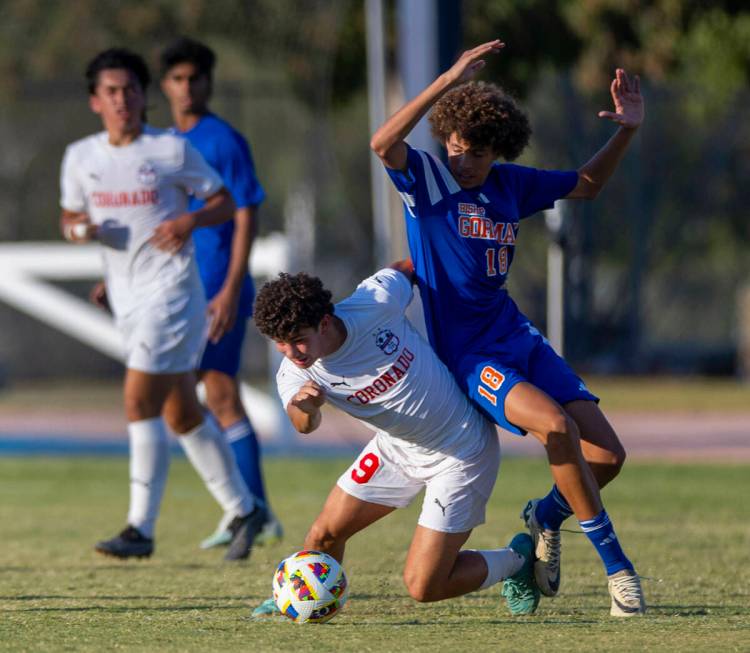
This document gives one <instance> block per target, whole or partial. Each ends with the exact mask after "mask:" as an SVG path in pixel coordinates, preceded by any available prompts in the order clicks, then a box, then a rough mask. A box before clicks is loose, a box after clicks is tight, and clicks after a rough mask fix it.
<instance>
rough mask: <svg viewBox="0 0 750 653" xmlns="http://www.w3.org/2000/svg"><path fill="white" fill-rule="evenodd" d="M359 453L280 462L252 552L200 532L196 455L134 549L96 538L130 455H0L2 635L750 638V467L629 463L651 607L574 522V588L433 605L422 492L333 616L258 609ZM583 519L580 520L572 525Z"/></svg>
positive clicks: (569, 565)
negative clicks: (270, 531) (607, 569)
mask: <svg viewBox="0 0 750 653" xmlns="http://www.w3.org/2000/svg"><path fill="white" fill-rule="evenodd" d="M346 464H347V461H344V460H340V459H339V460H333V461H323V460H282V459H270V460H268V462H267V466H266V469H267V476H268V485H269V486H270V490H271V494H272V497H273V501H274V507H275V509H276V511H277V512H278V513H279V515H280V517H281V518H282V520H283V522H284V525H285V527H286V531H287V537H286V540H285V541H284V542H283V543H282V544H281V545H278V546H275V547H271V548H266V549H256V550H255V551H254V552H253V556H252V558H251V559H250V561H248V562H247V563H240V564H233V565H230V564H225V563H223V562H222V561H221V556H220V553H219V552H216V551H213V552H205V551H200V550H198V548H197V542H198V541H199V540H200V539H201V538H202V537H203V536H204V535H206V534H207V533H208V532H209V531H210V530H211V529H212V527H213V526H214V523H215V521H216V519H217V518H218V512H217V509H216V508H215V507H214V505H213V504H212V502H211V500H210V499H209V497H208V496H207V495H206V493H205V491H204V489H203V487H202V485H201V484H200V482H199V481H198V479H197V477H195V476H194V474H193V472H192V470H191V469H190V468H189V467H188V466H187V464H186V463H185V461H184V460H176V461H174V462H173V465H172V469H171V472H170V474H171V476H170V481H169V485H168V488H167V495H166V499H165V504H164V510H163V516H162V518H161V520H160V523H159V528H158V534H157V551H156V555H155V556H154V557H153V558H152V559H151V560H148V561H129V562H125V563H120V562H117V561H113V560H110V559H105V558H100V557H97V556H96V554H94V553H93V551H92V545H93V543H94V542H95V541H96V540H97V539H100V538H102V537H105V536H110V535H112V534H113V533H114V532H115V531H117V530H119V528H121V527H122V525H123V519H124V516H125V511H126V494H127V462H126V459H125V458H109V459H96V458H58V459H39V458H37V459H33V458H32V459H14V458H6V459H0V524H2V531H1V532H2V535H3V537H2V550H1V552H0V610H1V611H2V619H0V649H1V650H3V651H103V650H132V651H136V650H137V651H163V650H166V651H207V650H212V651H355V650H356V651H417V650H425V651H426V650H433V651H527V650H528V651H530V650H544V651H552V650H554V651H559V650H574V651H604V650H606V651H610V650H611V651H635V650H638V651H655V650H660V651H683V650H691V651H717V650H720V651H748V650H750V591H749V590H748V587H750V507H749V505H748V501H747V492H748V489H750V486H749V483H748V479H750V467H749V466H739V465H738V466H708V465H704V466H699V465H684V464H681V465H669V464H635V463H634V464H628V465H627V466H626V468H625V470H624V471H623V473H622V475H621V477H620V478H619V479H618V481H616V483H615V485H614V486H613V487H612V488H610V489H608V490H607V491H606V493H605V500H606V503H607V506H608V509H609V512H610V515H612V517H613V519H614V521H615V524H616V526H617V528H618V533H619V535H620V538H621V540H622V541H623V544H624V546H625V548H626V550H627V551H628V552H629V553H630V555H631V557H632V559H633V561H634V562H635V563H636V565H637V567H638V569H639V570H640V572H641V574H642V575H643V576H645V577H646V580H645V581H644V587H645V591H646V593H647V598H648V600H649V604H650V611H649V614H648V615H647V616H646V617H644V618H640V619H631V620H626V621H621V620H614V619H612V618H610V617H609V616H608V608H609V598H608V595H607V590H606V583H605V579H604V576H603V571H602V569H601V566H600V563H599V562H598V560H597V559H595V557H594V553H593V551H592V550H591V547H590V545H589V544H588V541H587V540H586V539H585V537H584V536H583V535H578V534H573V533H565V534H564V537H563V544H564V553H563V588H562V591H561V594H560V596H559V597H558V598H556V599H553V600H543V601H542V603H541V605H540V608H539V610H538V612H537V614H536V615H535V616H533V617H526V618H512V617H510V616H509V615H508V614H507V613H506V611H505V608H504V606H503V605H502V604H501V603H500V600H499V589H498V588H493V589H492V590H489V591H486V592H481V593H474V594H471V595H469V596H466V597H463V598H460V599H457V600H452V601H446V602H442V603H436V604H417V603H415V602H413V601H412V600H411V599H409V598H408V596H407V595H406V592H405V590H404V587H403V585H402V582H401V566H402V564H403V561H404V558H405V554H406V548H407V543H408V541H409V539H410V536H411V532H412V529H413V527H414V524H415V520H416V515H417V512H418V507H419V506H418V505H417V504H415V505H413V506H412V507H411V508H409V509H408V510H404V511H400V512H397V513H395V514H394V515H391V516H390V517H388V518H387V519H385V520H384V521H383V522H381V523H379V524H376V525H375V526H373V527H372V528H371V529H370V530H369V531H366V532H365V533H362V534H360V535H359V536H357V537H356V538H354V539H353V540H352V542H351V543H350V546H349V549H348V553H347V558H346V561H345V568H346V570H347V573H348V575H349V579H350V583H351V594H350V600H349V604H348V605H347V607H346V609H345V610H344V612H343V613H342V614H341V615H340V616H338V617H337V618H336V619H334V620H333V621H332V622H331V623H329V624H327V625H324V626H304V625H303V626H298V625H295V624H292V623H291V622H287V621H285V620H281V621H279V620H271V621H266V622H255V621H252V620H251V619H249V611H250V607H251V606H253V605H255V604H257V603H258V602H260V601H261V600H262V599H265V598H267V597H268V596H269V595H270V585H271V575H272V572H273V569H274V565H275V564H276V563H277V562H278V561H279V560H280V559H281V558H282V557H284V556H285V555H287V554H288V553H291V552H292V551H293V550H295V549H296V548H298V547H299V545H300V543H301V541H302V538H303V536H304V533H305V530H306V528H307V526H308V525H309V523H310V521H311V519H312V518H313V517H314V515H315V514H316V512H317V510H318V509H319V508H320V506H321V504H322V501H323V499H324V497H325V495H326V493H327V491H328V489H329V488H330V486H331V484H332V483H333V482H334V481H335V479H336V477H337V476H338V474H339V473H340V472H341V471H342V469H343V468H344V467H345V465H346ZM548 483H549V481H548V471H547V469H546V467H545V465H544V463H543V462H542V461H541V460H517V459H509V460H506V461H505V462H504V463H503V467H502V470H501V474H500V478H499V480H498V484H497V486H496V489H495V494H494V496H493V497H492V499H491V501H490V505H489V511H488V519H487V524H485V525H484V526H483V527H481V528H480V529H478V530H477V531H476V532H475V533H474V535H473V536H472V538H471V540H470V542H469V545H470V546H472V547H475V548H487V547H495V546H498V545H504V544H505V543H506V542H507V541H508V540H509V539H510V537H511V536H512V535H513V534H514V532H516V531H517V530H519V528H520V526H521V522H520V520H519V519H518V516H517V515H518V511H519V509H520V507H521V505H522V504H523V502H524V501H525V499H526V498H528V497H530V496H534V495H538V494H540V493H542V492H543V491H545V489H546V488H547V486H548ZM570 527H571V528H575V524H574V523H572V524H570Z"/></svg>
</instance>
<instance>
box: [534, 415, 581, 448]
mask: <svg viewBox="0 0 750 653" xmlns="http://www.w3.org/2000/svg"><path fill="white" fill-rule="evenodd" d="M541 419H542V428H541V429H539V430H540V431H541V433H542V435H543V436H544V439H545V440H546V441H547V442H548V443H551V444H555V443H556V442H560V443H563V442H567V441H569V440H571V439H572V438H574V437H576V436H577V435H578V427H577V426H576V423H575V422H574V421H573V420H572V419H571V418H570V417H569V416H568V415H567V414H566V413H565V412H564V411H562V410H559V411H552V412H550V413H548V414H546V415H544V416H543V417H542V418H541Z"/></svg>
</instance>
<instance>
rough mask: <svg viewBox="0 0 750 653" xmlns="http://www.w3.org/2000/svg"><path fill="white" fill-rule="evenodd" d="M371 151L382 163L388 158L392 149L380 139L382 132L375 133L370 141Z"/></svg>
mask: <svg viewBox="0 0 750 653" xmlns="http://www.w3.org/2000/svg"><path fill="white" fill-rule="evenodd" d="M370 149H371V150H372V151H373V152H375V155H376V156H377V157H378V158H379V159H380V160H381V161H382V160H384V159H385V158H386V157H387V156H388V150H389V149H390V148H389V146H388V145H387V144H386V143H385V142H384V140H383V139H382V138H381V137H380V132H375V135H374V136H373V137H372V138H371V139H370Z"/></svg>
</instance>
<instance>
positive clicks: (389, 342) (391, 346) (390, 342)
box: [373, 329, 399, 356]
mask: <svg viewBox="0 0 750 653" xmlns="http://www.w3.org/2000/svg"><path fill="white" fill-rule="evenodd" d="M373 335H374V336H375V345H376V346H377V347H378V349H380V350H382V352H383V353H384V354H385V355H386V356H390V355H391V354H393V353H395V352H396V351H397V350H398V345H399V339H398V336H397V335H396V334H395V333H393V331H391V330H390V329H378V331H377V333H374V334H373Z"/></svg>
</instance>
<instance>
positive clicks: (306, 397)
mask: <svg viewBox="0 0 750 653" xmlns="http://www.w3.org/2000/svg"><path fill="white" fill-rule="evenodd" d="M325 401H326V393H325V390H323V388H321V387H320V386H319V385H318V384H317V383H315V381H307V382H306V383H305V385H303V386H302V387H301V388H300V389H299V391H298V392H297V394H296V395H294V397H292V400H291V401H290V402H289V403H290V404H291V405H292V406H295V407H296V408H299V409H300V410H301V411H302V412H303V413H307V414H308V415H312V414H313V413H316V412H318V410H319V409H320V407H321V406H322V405H323V404H324V403H325Z"/></svg>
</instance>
